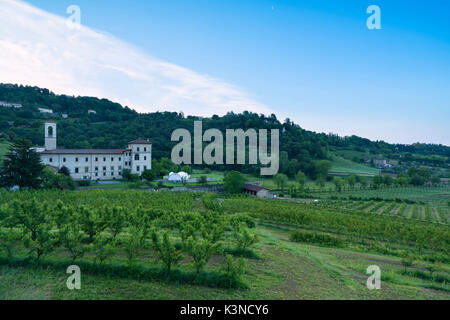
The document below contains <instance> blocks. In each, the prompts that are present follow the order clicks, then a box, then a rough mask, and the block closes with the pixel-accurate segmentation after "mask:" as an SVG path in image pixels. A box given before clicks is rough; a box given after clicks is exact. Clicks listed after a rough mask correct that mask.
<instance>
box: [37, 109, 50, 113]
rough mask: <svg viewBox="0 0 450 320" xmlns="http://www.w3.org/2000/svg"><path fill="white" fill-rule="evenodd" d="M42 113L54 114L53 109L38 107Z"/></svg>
mask: <svg viewBox="0 0 450 320" xmlns="http://www.w3.org/2000/svg"><path fill="white" fill-rule="evenodd" d="M38 110H39V112H40V113H48V114H53V110H51V109H46V108H38Z"/></svg>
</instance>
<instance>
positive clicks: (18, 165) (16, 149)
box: [0, 138, 44, 189]
mask: <svg viewBox="0 0 450 320" xmlns="http://www.w3.org/2000/svg"><path fill="white" fill-rule="evenodd" d="M30 148H31V142H30V141H29V140H26V139H24V138H22V139H21V140H19V141H17V142H15V143H13V144H12V146H11V147H10V149H9V152H8V153H7V154H6V155H5V158H4V160H3V167H2V168H1V169H0V184H1V185H3V186H5V187H12V186H19V187H20V188H34V189H36V188H38V187H39V185H40V183H41V179H40V176H41V173H42V170H43V169H44V165H43V164H42V163H41V158H40V157H39V155H38V154H37V153H36V151H34V150H32V149H30Z"/></svg>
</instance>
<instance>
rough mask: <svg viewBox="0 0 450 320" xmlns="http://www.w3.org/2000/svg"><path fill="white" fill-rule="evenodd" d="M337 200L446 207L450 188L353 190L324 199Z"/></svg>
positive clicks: (335, 193)
mask: <svg viewBox="0 0 450 320" xmlns="http://www.w3.org/2000/svg"><path fill="white" fill-rule="evenodd" d="M330 195H331V196H332V197H333V198H339V199H357V198H363V199H371V198H382V199H389V200H396V199H400V200H410V201H413V202H421V203H427V204H428V205H429V206H432V207H438V206H440V207H448V203H449V201H450V186H449V185H442V186H425V187H401V188H396V187H392V188H381V189H375V190H374V189H370V190H353V191H343V192H333V193H332V194H327V195H326V196H325V197H328V198H329V197H330Z"/></svg>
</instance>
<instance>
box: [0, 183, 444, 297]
mask: <svg viewBox="0 0 450 320" xmlns="http://www.w3.org/2000/svg"><path fill="white" fill-rule="evenodd" d="M419 190H420V189H417V192H416V193H417V194H418V193H420V191H419ZM441 191H442V190H441ZM406 194H409V195H411V194H414V192H413V190H408V192H406ZM431 194H436V192H430V193H429V196H430V195H431ZM347 196H348V195H347ZM371 196H373V194H372V195H371ZM425 198H427V197H425ZM425 198H423V199H425ZM428 198H429V197H428ZM405 199H406V198H405ZM421 201H422V200H421ZM439 203H440V204H442V205H433V201H422V202H419V201H416V202H415V201H413V200H407V201H406V200H405V201H400V200H395V199H394V200H392V201H391V200H389V199H382V200H379V199H377V200H370V199H357V200H349V199H348V198H345V199H323V200H320V201H319V202H310V203H306V202H304V203H302V202H291V201H284V200H262V199H255V198H249V197H246V196H225V195H214V194H196V193H186V192H179V193H177V192H149V191H137V190H136V191H133V190H85V191H64V192H58V191H26V192H16V193H14V192H6V191H1V192H0V277H1V279H2V281H1V282H0V299H2V298H3V299H24V298H32V299H33V298H39V299H67V298H69V299H72V298H77V299H103V298H105V299H111V298H112V299H161V298H162V299H205V298H210V299H211V298H213V299H220V298H222V299H343V298H350V299H352V298H361V299H397V298H411V299H448V298H449V295H450V288H449V284H448V283H449V279H450V265H449V262H450V257H449V248H450V228H449V221H448V218H449V211H448V207H445V206H444V205H443V204H444V201H441V202H439ZM405 255H406V256H408V257H410V256H414V258H413V260H414V263H413V264H411V265H409V266H408V267H407V266H403V260H404V257H405ZM374 263H375V264H377V265H380V267H382V270H383V272H384V273H383V281H384V282H383V288H384V290H381V291H378V292H374V291H369V290H367V288H366V286H365V279H366V276H365V268H366V267H367V266H368V265H372V264H374ZM71 264H75V265H78V266H80V268H81V270H82V271H83V275H84V276H83V277H84V278H83V279H84V280H83V281H84V282H83V283H84V285H83V288H84V289H82V290H79V291H69V290H67V289H66V288H65V278H66V273H65V271H66V268H67V266H68V265H71Z"/></svg>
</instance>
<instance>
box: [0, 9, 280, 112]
mask: <svg viewBox="0 0 450 320" xmlns="http://www.w3.org/2000/svg"><path fill="white" fill-rule="evenodd" d="M0 12H1V19H0V82H5V83H19V84H28V85H36V86H40V87H45V88H49V89H50V90H52V91H54V92H56V93H64V94H71V95H83V96H84V95H88V96H97V97H104V98H108V99H111V100H113V101H117V102H119V103H122V104H124V105H128V106H129V107H131V108H134V109H136V110H138V111H141V112H150V111H156V110H160V111H163V110H168V111H183V112H184V113H185V114H196V115H203V116H207V115H212V114H223V113H225V112H227V111H231V110H233V111H235V112H240V111H243V110H251V111H254V112H258V113H265V114H269V113H272V111H271V110H270V109H269V108H268V107H266V106H265V105H263V104H261V103H259V102H257V101H255V100H254V99H253V98H252V97H251V96H250V95H249V94H248V93H246V92H245V91H244V90H242V89H241V88H239V87H237V86H234V85H232V84H229V83H226V82H224V81H222V80H220V79H216V78H214V77H211V76H209V75H204V74H199V73H197V72H195V71H192V70H189V69H186V68H183V67H180V66H177V65H175V64H171V63H169V62H166V61H162V60H160V59H157V58H155V57H152V56H150V55H148V54H146V53H144V52H142V51H141V50H139V49H138V48H135V47H133V46H132V45H130V44H128V43H125V42H123V41H121V40H119V39H117V38H115V37H114V36H112V35H109V34H106V33H102V32H99V31H96V30H92V29H90V28H87V27H81V29H71V28H69V27H68V26H67V24H66V20H65V18H63V17H59V16H56V15H53V14H50V13H48V12H45V11H43V10H40V9H38V8H35V7H33V6H31V5H29V4H27V3H25V2H22V1H16V0H0Z"/></svg>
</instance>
